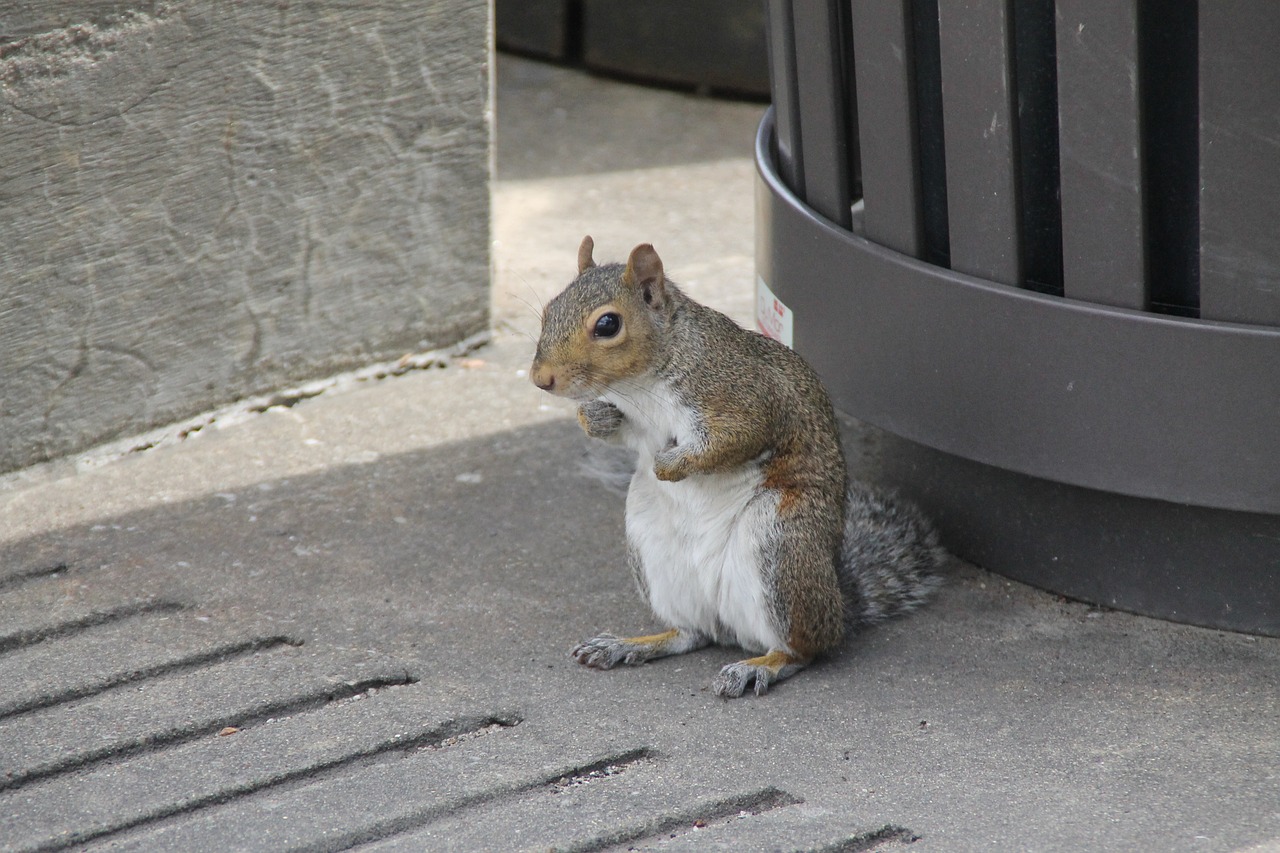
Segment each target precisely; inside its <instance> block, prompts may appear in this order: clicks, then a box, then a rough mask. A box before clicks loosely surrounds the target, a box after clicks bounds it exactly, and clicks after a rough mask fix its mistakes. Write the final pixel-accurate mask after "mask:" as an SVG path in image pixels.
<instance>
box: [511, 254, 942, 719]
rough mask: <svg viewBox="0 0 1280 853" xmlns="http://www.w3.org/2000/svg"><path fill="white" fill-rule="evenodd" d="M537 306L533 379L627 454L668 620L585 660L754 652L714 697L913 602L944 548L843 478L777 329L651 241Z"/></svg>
mask: <svg viewBox="0 0 1280 853" xmlns="http://www.w3.org/2000/svg"><path fill="white" fill-rule="evenodd" d="M593 249H594V244H593V243H592V240H591V238H590V237H586V238H584V239H583V241H582V245H581V246H580V247H579V249H578V276H577V278H575V279H574V281H573V282H572V283H571V284H570V285H569V286H568V287H567V288H566V289H565V290H564V291H563V292H562V293H561V294H560V295H559V296H557V297H555V299H553V300H552V301H551V302H550V303H548V305H547V306H546V309H545V310H544V312H543V316H542V334H541V337H540V339H539V341H538V346H537V351H536V354H535V356H534V360H533V366H532V368H531V370H530V378H531V379H532V380H533V382H534V384H535V385H537V386H538V387H539V388H541V389H542V390H544V391H548V392H550V393H552V394H556V395H558V396H562V397H567V398H569V399H572V400H575V401H577V402H578V403H579V406H578V420H579V422H580V423H581V425H582V428H583V430H585V431H586V433H587V435H589V436H591V437H592V438H597V439H602V440H604V441H607V442H611V443H621V444H625V445H626V446H628V447H630V448H631V449H632V450H634V451H636V453H637V454H638V458H637V462H636V468H635V473H634V474H633V475H632V478H631V484H630V487H629V489H628V491H627V505H626V530H627V543H628V555H629V563H630V567H631V572H632V575H633V577H634V580H635V583H636V585H637V586H638V587H639V590H640V592H641V594H642V596H643V597H644V598H645V600H646V601H647V602H648V604H649V606H650V607H651V608H652V610H653V612H654V614H655V615H656V616H657V617H658V618H659V619H660V620H661V621H662V622H664V623H665V624H667V625H669V626H670V630H668V631H666V632H664V633H661V634H654V635H650V636H642V637H617V636H614V635H612V634H601V635H600V636H598V637H594V638H592V639H590V640H587V641H585V642H583V643H581V644H579V645H578V646H577V647H576V648H574V649H573V651H572V656H573V658H574V659H575V660H577V661H578V662H579V663H581V664H583V665H585V666H588V667H594V668H597V669H610V668H612V667H614V666H616V665H618V664H620V663H623V664H640V663H644V662H645V661H649V660H653V659H654V658H658V657H664V656H667V655H676V654H683V653H685V652H691V651H694V650H696V649H700V648H702V647H704V646H706V645H708V644H710V643H725V644H732V645H737V646H740V647H742V648H744V649H746V650H747V651H749V652H752V653H754V654H758V655H759V656H758V657H753V658H750V659H748V660H743V661H738V662H737V663H731V664H728V665H727V666H725V667H723V668H722V669H721V670H720V673H719V674H718V675H717V676H716V678H715V679H714V680H713V682H712V689H713V691H714V692H715V693H716V694H717V695H720V696H725V697H733V696H740V695H741V694H742V692H743V690H744V689H745V688H746V687H747V686H748V685H751V684H754V688H755V692H756V694H757V695H760V694H763V693H764V692H765V691H767V690H768V689H769V685H771V684H772V683H774V682H776V681H779V680H781V679H783V678H786V677H787V676H789V675H792V674H793V673H795V672H797V671H799V670H800V669H802V668H804V667H805V666H807V665H808V664H809V663H810V662H811V661H812V660H813V659H814V658H815V657H816V656H818V655H819V654H822V653H824V652H828V651H831V650H832V649H834V648H835V647H836V646H837V645H838V644H839V643H840V642H841V640H842V638H843V637H844V636H845V634H846V633H847V632H850V631H854V630H857V629H860V628H861V627H863V626H864V625H867V624H870V623H873V622H876V621H879V620H881V619H886V618H888V617H891V616H895V615H897V614H900V613H904V612H906V611H909V610H911V609H913V608H915V607H917V606H918V605H920V604H921V603H923V602H924V601H925V599H926V598H927V597H928V595H929V593H930V592H932V591H933V589H934V588H935V587H936V586H937V584H938V577H937V575H936V574H935V571H936V570H937V569H938V568H939V567H940V566H941V564H942V563H943V561H944V560H945V559H946V553H945V552H944V551H943V550H942V548H941V547H940V546H939V545H938V539H937V534H936V533H935V532H934V530H933V528H932V527H931V526H930V525H929V523H928V522H927V521H926V520H925V519H924V518H923V516H922V515H921V514H920V513H919V512H918V511H917V510H916V509H915V508H914V507H912V506H910V505H908V504H905V503H902V502H899V501H894V500H890V499H889V498H888V497H886V496H884V495H881V494H879V493H877V492H875V491H873V490H871V489H870V488H868V487H866V486H864V485H862V484H859V483H856V482H850V481H849V478H848V475H847V473H846V470H845V458H844V452H843V450H842V449H841V445H840V435H839V431H838V428H837V424H836V417H835V411H834V409H833V408H832V405H831V401H830V399H829V398H828V396H827V392H826V391H825V390H824V389H823V387H822V384H821V383H820V382H819V380H818V377H817V375H816V374H815V373H814V372H813V370H812V368H810V367H809V365H808V364H806V363H805V361H804V360H803V359H802V358H801V357H800V356H799V355H797V354H796V353H795V352H793V351H792V350H791V349H789V348H788V347H786V346H784V345H783V344H781V343H779V342H777V341H774V340H771V339H770V338H767V337H765V336H763V335H760V334H757V333H755V332H751V331H748V330H746V329H743V328H741V327H740V326H738V325H737V324H736V323H734V322H733V321H732V320H731V319H729V318H728V317H726V316H725V315H723V314H721V313H720V312H718V311H715V310H713V309H711V308H708V307H706V306H705V305H701V304H699V303H697V302H695V301H694V300H692V299H690V298H689V297H688V296H686V295H685V294H684V293H682V292H681V290H680V289H679V288H678V287H677V286H676V285H675V284H674V283H673V282H671V281H669V280H668V279H667V278H666V277H665V275H664V272H663V267H662V261H661V259H660V258H659V257H658V254H657V252H655V251H654V249H653V246H651V245H649V244H647V243H646V244H643V245H640V246H637V247H636V248H635V249H634V250H633V251H632V252H631V255H630V257H629V258H628V260H627V263H626V264H625V265H623V264H605V265H602V266H598V265H596V263H595V261H594V260H593V259H592V251H593Z"/></svg>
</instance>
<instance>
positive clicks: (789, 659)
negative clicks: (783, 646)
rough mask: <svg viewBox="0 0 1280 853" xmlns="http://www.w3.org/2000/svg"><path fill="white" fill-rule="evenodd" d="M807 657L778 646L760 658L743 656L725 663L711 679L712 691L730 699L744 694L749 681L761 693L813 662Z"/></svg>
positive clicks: (758, 694) (758, 693)
mask: <svg viewBox="0 0 1280 853" xmlns="http://www.w3.org/2000/svg"><path fill="white" fill-rule="evenodd" d="M809 660H810V659H809V658H803V657H800V656H799V655H794V654H792V653H790V652H784V651H781V650H778V649H774V650H772V651H770V652H769V653H768V654H765V655H761V656H760V657H757V658H748V659H747V660H740V661H738V662H737V663H731V664H728V665H726V666H724V667H723V668H722V669H721V670H720V673H719V674H718V675H717V676H716V677H715V679H714V680H712V682H711V692H713V693H715V694H716V695H717V696H723V697H724V698H726V699H734V698H736V697H738V696H741V695H742V693H743V691H744V690H746V688H747V685H748V684H754V685H755V693H756V695H757V696H763V695H764V694H765V693H767V692H769V685H771V684H774V683H776V682H778V681H781V680H782V679H784V678H787V677H788V676H791V675H794V674H796V673H797V672H799V671H800V670H802V669H804V668H805V667H806V666H808V665H809Z"/></svg>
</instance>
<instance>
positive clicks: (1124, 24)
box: [1057, 0, 1147, 310]
mask: <svg viewBox="0 0 1280 853" xmlns="http://www.w3.org/2000/svg"><path fill="white" fill-rule="evenodd" d="M1057 30H1058V32H1057V42H1058V134H1059V153H1060V157H1061V163H1062V172H1061V175H1062V177H1061V180H1062V255H1063V256H1062V268H1063V269H1062V272H1063V276H1062V277H1063V294H1064V295H1065V296H1069V297H1071V298H1073V299H1081V300H1084V301H1086V302H1097V303H1101V304H1104V305H1115V306H1118V307H1121V308H1134V309H1137V310H1142V309H1144V308H1146V307H1147V290H1146V258H1145V249H1144V240H1145V233H1144V231H1145V229H1144V225H1143V197H1142V193H1143V186H1142V160H1141V156H1140V150H1141V146H1142V139H1141V136H1140V133H1141V125H1140V119H1139V105H1140V103H1141V101H1140V93H1139V91H1138V86H1139V82H1138V80H1139V78H1138V74H1137V71H1136V69H1137V67H1138V2H1137V0H1058V28H1057Z"/></svg>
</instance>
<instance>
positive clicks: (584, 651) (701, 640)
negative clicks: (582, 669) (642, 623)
mask: <svg viewBox="0 0 1280 853" xmlns="http://www.w3.org/2000/svg"><path fill="white" fill-rule="evenodd" d="M708 642H710V641H709V640H708V639H707V638H706V637H704V636H702V635H701V634H699V633H695V632H692V631H681V630H679V629H676V628H672V629H671V630H670V631H664V632H662V633H661V634H649V635H647V636H643V637H618V636H615V635H613V634H601V635H600V636H598V637H592V638H591V639H590V640H586V641H584V642H581V643H579V644H578V645H576V646H574V648H573V651H571V652H570V653H569V656H570V657H572V658H573V659H574V660H576V661H577V662H578V663H580V664H582V665H583V666H589V667H591V668H592V669H613V668H614V667H615V666H617V665H618V664H620V663H621V664H626V665H628V666H638V665H640V664H642V663H644V662H645V661H650V660H653V659H654V658H660V657H666V656H667V655H679V654H684V653H685V652H691V651H694V650H695V649H700V648H702V647H703V646H705V645H707V643H708Z"/></svg>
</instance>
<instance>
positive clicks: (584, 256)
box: [578, 235, 596, 275]
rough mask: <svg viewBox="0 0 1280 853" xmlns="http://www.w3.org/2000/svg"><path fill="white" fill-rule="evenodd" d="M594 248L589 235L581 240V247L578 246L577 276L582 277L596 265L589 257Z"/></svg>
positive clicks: (594, 245)
mask: <svg viewBox="0 0 1280 853" xmlns="http://www.w3.org/2000/svg"><path fill="white" fill-rule="evenodd" d="M595 247H596V244H595V241H594V240H592V239H591V237H590V235H588V236H586V237H583V238H582V245H580V246H578V275H582V274H583V273H584V272H586V271H587V270H589V269H591V268H592V267H594V266H595V265H596V262H595V261H594V260H593V259H592V257H591V252H592V250H593V249H595Z"/></svg>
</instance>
